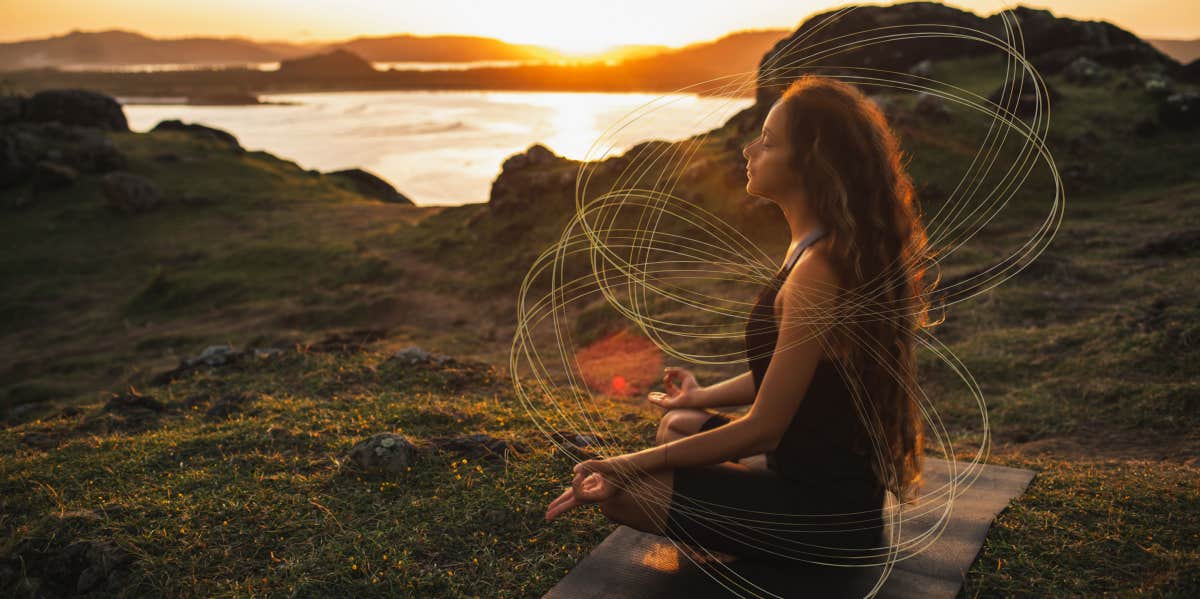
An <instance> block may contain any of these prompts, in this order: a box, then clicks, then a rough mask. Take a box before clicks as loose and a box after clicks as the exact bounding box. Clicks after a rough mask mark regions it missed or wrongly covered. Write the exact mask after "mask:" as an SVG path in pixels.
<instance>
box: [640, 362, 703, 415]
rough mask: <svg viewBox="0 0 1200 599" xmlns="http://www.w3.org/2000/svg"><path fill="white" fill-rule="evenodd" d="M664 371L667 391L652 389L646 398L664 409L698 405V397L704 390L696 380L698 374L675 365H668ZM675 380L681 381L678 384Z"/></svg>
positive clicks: (664, 384)
mask: <svg viewBox="0 0 1200 599" xmlns="http://www.w3.org/2000/svg"><path fill="white" fill-rule="evenodd" d="M663 372H664V374H663V386H664V387H666V389H667V392H666V393H661V392H658V391H652V392H651V393H650V394H649V395H647V396H646V399H648V400H650V403H652V404H654V405H656V406H658V407H660V408H662V409H663V410H673V409H675V408H693V407H697V406H698V404H699V401H698V398H699V396H700V394H701V393H702V392H703V390H702V389H701V387H700V384H699V383H697V382H696V375H694V374H692V373H691V371H689V370H686V369H684V368H678V367H675V366H668V367H667V368H665V369H663ZM675 381H679V385H678V386H676V384H675Z"/></svg>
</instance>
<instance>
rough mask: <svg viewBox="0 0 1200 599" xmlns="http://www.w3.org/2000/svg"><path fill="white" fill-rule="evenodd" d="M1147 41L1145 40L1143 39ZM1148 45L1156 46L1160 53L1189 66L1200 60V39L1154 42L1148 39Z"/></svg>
mask: <svg viewBox="0 0 1200 599" xmlns="http://www.w3.org/2000/svg"><path fill="white" fill-rule="evenodd" d="M1143 39H1145V38H1143ZM1146 43H1148V44H1150V45H1151V46H1154V47H1155V48H1157V49H1158V51H1159V52H1162V53H1163V54H1166V55H1167V56H1170V57H1171V58H1174V59H1175V60H1178V61H1179V62H1181V63H1183V64H1187V63H1189V62H1192V61H1193V60H1196V59H1197V58H1200V38H1196V39H1194V40H1152V39H1146Z"/></svg>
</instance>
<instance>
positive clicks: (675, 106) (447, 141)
mask: <svg viewBox="0 0 1200 599" xmlns="http://www.w3.org/2000/svg"><path fill="white" fill-rule="evenodd" d="M259 98H260V99H261V100H262V101H267V102H288V103H292V102H294V103H296V104H294V105H263V106H254V105H250V106H188V105H182V104H180V105H139V104H129V105H126V106H125V114H126V116H127V117H128V119H129V126H130V127H131V128H132V129H133V130H135V131H147V130H149V129H152V128H153V127H154V125H156V124H158V122H159V121H162V120H164V119H180V120H182V121H184V122H186V123H200V124H204V125H208V126H210V127H216V128H218V129H223V130H225V131H228V132H230V133H232V134H234V135H235V136H237V138H238V141H239V142H241V144H242V146H243V147H245V148H247V149H250V150H264V151H267V152H270V153H272V154H274V155H276V156H279V157H280V158H285V159H288V160H294V161H295V162H296V163H298V164H299V165H300V166H302V167H304V168H315V169H318V170H321V171H331V170H339V169H345V168H362V169H364V170H367V171H370V172H372V173H374V174H376V175H378V176H380V177H382V178H383V179H385V180H387V181H388V182H389V183H391V184H392V185H393V186H395V187H396V189H397V190H398V191H400V193H402V194H404V195H405V196H407V197H408V198H409V199H411V200H412V201H413V202H415V203H416V204H418V205H434V204H437V205H453V204H464V203H475V202H486V201H487V199H488V194H489V192H490V189H491V185H492V182H493V181H494V180H495V179H496V177H497V176H498V175H499V174H500V166H501V164H502V163H503V162H504V160H505V159H506V158H508V157H509V156H512V155H513V154H517V153H520V152H524V151H525V150H526V149H527V148H528V147H529V146H531V145H533V144H534V143H541V144H542V145H545V146H546V147H548V148H550V149H551V150H552V151H554V152H555V153H556V154H559V155H560V156H565V157H567V158H571V159H574V160H584V159H585V158H586V159H589V160H598V159H601V158H604V157H605V156H608V155H613V154H622V153H624V152H625V150H627V149H628V148H630V147H632V146H634V145H636V144H638V143H641V142H643V141H647V140H651V139H661V140H667V141H677V140H682V139H686V138H688V137H691V136H693V135H696V134H699V133H703V132H706V131H710V130H712V129H715V128H717V127H720V126H721V125H722V124H724V123H725V121H726V120H728V119H729V117H731V116H733V115H734V114H736V113H737V112H738V111H740V110H742V109H744V108H746V107H748V106H750V105H751V104H752V103H753V100H752V99H751V98H725V97H699V96H695V95H690V94H673V95H659V94H643V93H573V92H547V93H540V92H495V91H379V92H327V93H311V94H264V95H260V96H259ZM647 103H651V104H649V105H648V106H643V105H646V104H647ZM631 112H635V113H636V114H637V115H641V116H640V118H637V119H635V120H633V121H632V122H630V120H629V118H630V117H629V116H628V113H631ZM614 126H615V127H614ZM610 127H614V128H616V127H620V130H619V131H611V130H610V131H608V133H607V134H606V133H605V130H606V129H609V128H610ZM593 143H599V144H600V145H598V146H597V147H596V148H593V149H592V150H591V152H590V153H589V151H588V149H589V147H591V146H592V144H593Z"/></svg>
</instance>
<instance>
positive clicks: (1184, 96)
mask: <svg viewBox="0 0 1200 599" xmlns="http://www.w3.org/2000/svg"><path fill="white" fill-rule="evenodd" d="M1158 121H1159V122H1160V123H1162V124H1163V125H1165V126H1167V127H1170V128H1172V129H1176V130H1180V131H1188V130H1191V129H1195V128H1196V126H1197V125H1200V94H1198V93H1196V92H1191V91H1187V92H1179V93H1175V94H1171V95H1169V96H1167V97H1166V99H1165V100H1163V102H1162V103H1161V104H1159V106H1158Z"/></svg>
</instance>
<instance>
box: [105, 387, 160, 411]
mask: <svg viewBox="0 0 1200 599" xmlns="http://www.w3.org/2000/svg"><path fill="white" fill-rule="evenodd" d="M166 409H167V406H166V405H165V404H163V403H162V402H161V401H158V400H157V399H154V398H153V397H151V396H149V395H142V394H141V393H139V392H138V391H137V390H136V389H133V388H132V387H131V388H130V390H129V391H128V392H127V393H124V394H113V395H112V397H109V399H108V401H107V402H105V404H104V411H105V412H117V413H120V414H124V415H133V416H148V415H151V414H158V413H161V412H162V411H163V410H166Z"/></svg>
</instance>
